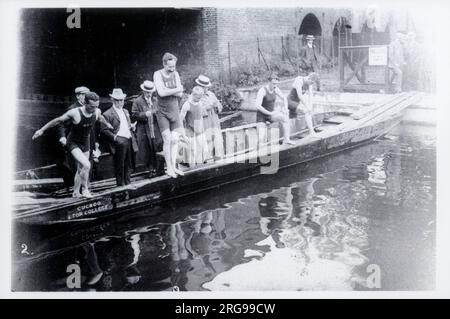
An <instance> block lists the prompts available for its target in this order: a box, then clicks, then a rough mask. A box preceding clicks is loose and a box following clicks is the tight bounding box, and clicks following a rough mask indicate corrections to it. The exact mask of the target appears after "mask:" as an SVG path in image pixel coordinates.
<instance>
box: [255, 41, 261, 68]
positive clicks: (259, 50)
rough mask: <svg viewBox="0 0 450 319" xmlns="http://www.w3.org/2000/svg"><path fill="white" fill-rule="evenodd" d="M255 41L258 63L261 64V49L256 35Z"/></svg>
mask: <svg viewBox="0 0 450 319" xmlns="http://www.w3.org/2000/svg"><path fill="white" fill-rule="evenodd" d="M256 43H257V44H258V64H261V55H260V52H261V49H260V48H259V38H258V37H256Z"/></svg>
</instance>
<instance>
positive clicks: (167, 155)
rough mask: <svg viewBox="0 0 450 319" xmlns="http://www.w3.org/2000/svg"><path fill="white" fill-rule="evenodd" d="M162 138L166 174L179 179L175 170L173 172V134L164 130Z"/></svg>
mask: <svg viewBox="0 0 450 319" xmlns="http://www.w3.org/2000/svg"><path fill="white" fill-rule="evenodd" d="M161 135H162V138H163V154H164V160H165V161H166V167H167V170H166V173H167V175H169V176H171V177H174V178H175V177H177V174H175V172H174V170H173V166H172V161H171V157H172V156H171V140H172V138H171V132H170V130H169V129H167V130H164V131H163V132H162V133H161Z"/></svg>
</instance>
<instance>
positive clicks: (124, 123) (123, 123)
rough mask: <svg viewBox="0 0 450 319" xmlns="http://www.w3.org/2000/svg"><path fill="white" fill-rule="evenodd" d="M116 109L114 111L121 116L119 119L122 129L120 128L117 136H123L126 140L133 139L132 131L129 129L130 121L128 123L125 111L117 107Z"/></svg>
mask: <svg viewBox="0 0 450 319" xmlns="http://www.w3.org/2000/svg"><path fill="white" fill-rule="evenodd" d="M113 107H114V111H116V112H117V115H119V119H120V128H119V132H117V134H116V136H121V137H124V138H131V133H130V129H129V128H128V121H127V117H126V116H125V112H124V111H123V109H119V108H117V107H115V106H113Z"/></svg>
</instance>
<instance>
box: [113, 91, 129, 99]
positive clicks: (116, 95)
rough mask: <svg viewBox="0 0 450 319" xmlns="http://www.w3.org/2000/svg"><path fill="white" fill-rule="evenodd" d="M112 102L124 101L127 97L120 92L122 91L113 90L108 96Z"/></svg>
mask: <svg viewBox="0 0 450 319" xmlns="http://www.w3.org/2000/svg"><path fill="white" fill-rule="evenodd" d="M109 96H110V97H112V98H113V99H114V100H124V99H125V98H126V97H127V95H126V94H124V93H123V92H122V89H113V91H112V94H110V95H109Z"/></svg>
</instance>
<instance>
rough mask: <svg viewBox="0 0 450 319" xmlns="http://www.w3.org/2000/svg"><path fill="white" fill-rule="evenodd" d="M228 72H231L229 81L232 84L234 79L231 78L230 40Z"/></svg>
mask: <svg viewBox="0 0 450 319" xmlns="http://www.w3.org/2000/svg"><path fill="white" fill-rule="evenodd" d="M228 72H229V75H228V76H229V80H228V81H229V82H230V84H231V83H232V79H231V47H230V42H228Z"/></svg>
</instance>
